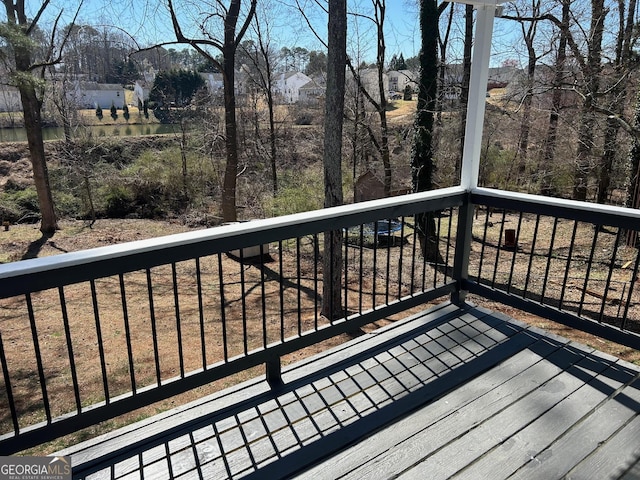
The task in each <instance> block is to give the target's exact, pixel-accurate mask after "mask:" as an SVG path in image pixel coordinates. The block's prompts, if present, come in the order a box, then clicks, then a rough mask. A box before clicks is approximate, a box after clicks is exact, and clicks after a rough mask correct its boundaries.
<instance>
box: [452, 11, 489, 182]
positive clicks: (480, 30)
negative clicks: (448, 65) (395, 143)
mask: <svg viewBox="0 0 640 480" xmlns="http://www.w3.org/2000/svg"><path fill="white" fill-rule="evenodd" d="M463 1H464V0H463ZM476 8H477V10H476V11H477V14H476V34H475V39H474V43H473V54H472V57H471V79H470V81H469V104H468V106H467V121H466V127H465V136H464V150H463V153H462V168H461V178H460V185H461V186H462V187H464V188H465V190H471V189H473V188H476V187H477V186H478V176H479V174H480V151H481V150H482V130H483V125H484V111H485V105H486V101H487V98H486V97H487V81H488V79H489V60H490V54H491V37H492V35H493V19H494V17H495V14H496V8H497V7H496V5H495V4H493V5H482V4H480V5H477V7H476Z"/></svg>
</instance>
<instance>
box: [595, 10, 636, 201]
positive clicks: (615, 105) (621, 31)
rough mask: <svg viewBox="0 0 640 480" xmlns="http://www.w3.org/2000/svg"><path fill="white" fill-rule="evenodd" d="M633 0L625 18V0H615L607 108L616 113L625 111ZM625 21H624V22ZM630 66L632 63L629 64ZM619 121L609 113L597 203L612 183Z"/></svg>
mask: <svg viewBox="0 0 640 480" xmlns="http://www.w3.org/2000/svg"><path fill="white" fill-rule="evenodd" d="M635 8H636V1H635V0H632V1H631V2H629V12H628V14H627V17H626V19H625V15H624V12H625V1H624V0H618V10H619V12H620V13H619V22H618V38H617V42H616V58H615V76H614V77H613V82H614V85H613V87H611V89H610V96H611V100H610V101H609V104H610V110H611V111H612V112H615V114H617V115H619V116H623V115H624V107H625V105H626V103H627V89H626V88H625V87H626V84H625V82H623V78H624V77H625V76H626V75H627V72H628V69H629V68H630V67H631V65H629V63H630V60H631V51H630V45H631V32H632V31H633V26H634V18H635ZM625 21H626V24H625ZM631 68H632V67H631ZM619 130H620V123H619V122H618V121H617V120H616V119H615V118H614V117H613V116H612V115H610V116H608V117H607V128H606V129H605V136H604V150H603V153H602V158H601V160H600V168H599V173H598V197H597V202H598V203H605V202H606V200H607V195H608V193H609V187H610V185H611V170H612V168H613V163H614V161H615V158H616V153H617V151H618V145H617V144H618V132H619Z"/></svg>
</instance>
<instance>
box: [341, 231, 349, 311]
mask: <svg viewBox="0 0 640 480" xmlns="http://www.w3.org/2000/svg"><path fill="white" fill-rule="evenodd" d="M343 237H344V238H343V239H342V245H341V246H340V248H341V249H342V248H344V253H343V254H342V257H343V258H342V261H343V265H342V270H344V271H343V272H342V278H343V285H342V289H343V292H344V293H343V295H344V298H343V299H342V311H343V312H344V316H345V318H346V317H347V316H348V312H349V274H348V272H349V233H348V232H347V231H346V230H345V232H344V235H343Z"/></svg>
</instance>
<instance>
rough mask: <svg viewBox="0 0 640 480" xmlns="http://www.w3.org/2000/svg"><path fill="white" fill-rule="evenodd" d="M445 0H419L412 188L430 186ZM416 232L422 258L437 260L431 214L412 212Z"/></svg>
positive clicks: (420, 189) (426, 188) (433, 224)
mask: <svg viewBox="0 0 640 480" xmlns="http://www.w3.org/2000/svg"><path fill="white" fill-rule="evenodd" d="M444 8H446V3H444V4H442V5H441V6H440V8H438V6H437V4H436V1H435V0H421V1H420V32H421V40H422V43H421V49H420V80H419V84H418V105H417V112H416V119H415V128H414V138H413V148H412V152H411V172H412V180H413V191H414V192H424V191H427V190H431V189H432V188H433V173H434V160H433V151H434V144H433V126H434V111H435V107H436V103H437V97H438V18H439V16H440V13H441V11H444ZM415 224H416V227H415V228H416V234H417V236H418V239H419V241H420V244H421V249H422V254H423V256H424V258H425V259H428V260H430V261H435V262H438V260H439V258H440V253H439V251H438V239H437V237H436V228H435V218H434V216H433V214H428V213H420V214H417V215H416V219H415Z"/></svg>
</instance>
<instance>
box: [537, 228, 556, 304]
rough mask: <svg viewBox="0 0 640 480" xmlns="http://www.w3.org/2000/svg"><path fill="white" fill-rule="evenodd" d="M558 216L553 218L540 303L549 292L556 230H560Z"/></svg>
mask: <svg viewBox="0 0 640 480" xmlns="http://www.w3.org/2000/svg"><path fill="white" fill-rule="evenodd" d="M558 221H559V220H558V217H556V218H555V219H554V220H553V228H552V229H551V238H550V239H549V253H548V254H547V266H546V268H545V270H544V280H543V281H542V291H541V293H540V303H542V304H544V303H545V302H544V300H545V295H546V293H547V283H548V281H549V271H550V270H551V260H552V259H553V247H554V245H555V243H556V232H557V231H558Z"/></svg>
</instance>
